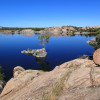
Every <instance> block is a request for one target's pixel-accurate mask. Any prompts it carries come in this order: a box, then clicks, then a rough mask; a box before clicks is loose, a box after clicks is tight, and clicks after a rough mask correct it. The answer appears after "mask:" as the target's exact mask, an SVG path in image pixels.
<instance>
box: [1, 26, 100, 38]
mask: <svg viewBox="0 0 100 100" xmlns="http://www.w3.org/2000/svg"><path fill="white" fill-rule="evenodd" d="M37 29H38V28H37ZM93 29H100V26H99V27H74V26H63V27H48V28H44V29H41V30H37V31H36V30H34V28H33V29H32V28H31V29H28V28H27V29H21V30H17V29H16V30H3V31H2V32H3V33H5V34H9V33H16V34H23V35H33V34H47V35H51V36H66V35H76V34H81V35H89V34H94V33H96V32H94V31H92V30H93ZM89 30H91V31H90V32H89Z"/></svg>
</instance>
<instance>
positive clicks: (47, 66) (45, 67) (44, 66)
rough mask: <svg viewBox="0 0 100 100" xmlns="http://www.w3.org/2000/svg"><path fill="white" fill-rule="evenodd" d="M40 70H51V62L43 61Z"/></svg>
mask: <svg viewBox="0 0 100 100" xmlns="http://www.w3.org/2000/svg"><path fill="white" fill-rule="evenodd" d="M40 70H43V71H51V68H50V63H49V62H48V61H46V60H44V61H43V62H42V63H40Z"/></svg>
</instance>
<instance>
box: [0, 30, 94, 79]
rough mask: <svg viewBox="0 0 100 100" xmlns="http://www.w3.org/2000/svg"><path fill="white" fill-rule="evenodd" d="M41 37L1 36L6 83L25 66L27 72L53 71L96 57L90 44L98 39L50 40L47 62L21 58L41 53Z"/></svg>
mask: <svg viewBox="0 0 100 100" xmlns="http://www.w3.org/2000/svg"><path fill="white" fill-rule="evenodd" d="M39 36H40V35H30V36H28V35H23V34H3V33H2V32H0V65H1V66H2V67H3V71H4V73H5V76H6V80H8V79H9V78H11V77H12V75H13V68H14V67H16V66H22V67H23V68H25V69H34V70H44V71H50V70H53V69H54V68H55V66H58V65H60V64H62V63H64V62H67V61H70V60H73V59H76V58H78V57H80V56H82V55H84V54H85V55H92V52H93V51H94V48H93V47H91V46H90V45H88V44H87V43H86V41H88V40H90V39H92V38H94V37H95V36H85V35H82V36H81V35H75V36H61V37H54V36H50V38H49V40H48V41H47V43H46V45H45V47H46V51H47V53H48V54H47V56H46V58H45V59H36V58H34V56H32V55H25V54H21V51H22V50H27V49H28V48H30V49H41V48H43V47H44V46H43V44H42V43H41V40H40V39H39Z"/></svg>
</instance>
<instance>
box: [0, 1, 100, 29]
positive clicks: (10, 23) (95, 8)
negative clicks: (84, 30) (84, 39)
mask: <svg viewBox="0 0 100 100" xmlns="http://www.w3.org/2000/svg"><path fill="white" fill-rule="evenodd" d="M67 25H73V26H100V0H0V26H4V27H53V26H67Z"/></svg>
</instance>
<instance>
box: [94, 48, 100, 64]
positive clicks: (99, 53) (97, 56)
mask: <svg viewBox="0 0 100 100" xmlns="http://www.w3.org/2000/svg"><path fill="white" fill-rule="evenodd" d="M93 61H94V62H95V64H97V65H100V49H97V50H96V51H95V52H94V54H93Z"/></svg>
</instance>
